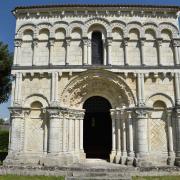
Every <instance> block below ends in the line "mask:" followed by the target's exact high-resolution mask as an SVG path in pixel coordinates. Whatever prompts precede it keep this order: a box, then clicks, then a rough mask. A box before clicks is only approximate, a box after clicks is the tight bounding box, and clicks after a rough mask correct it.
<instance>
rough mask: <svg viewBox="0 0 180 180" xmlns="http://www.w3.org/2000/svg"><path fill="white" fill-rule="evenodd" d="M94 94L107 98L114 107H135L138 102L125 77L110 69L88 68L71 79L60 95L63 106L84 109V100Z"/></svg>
mask: <svg viewBox="0 0 180 180" xmlns="http://www.w3.org/2000/svg"><path fill="white" fill-rule="evenodd" d="M92 96H102V97H104V98H106V99H107V100H108V101H109V102H110V103H111V105H112V108H116V107H122V105H123V106H124V105H125V106H126V107H134V106H135V104H136V102H135V98H134V95H133V93H132V91H131V89H130V87H129V86H128V85H127V84H126V83H125V82H124V80H123V79H121V78H120V77H118V76H116V75H114V74H113V73H111V72H109V71H105V70H88V71H85V72H82V73H81V74H80V75H78V76H75V77H73V78H72V79H71V80H70V81H69V83H68V84H67V85H66V87H65V88H64V90H63V92H62V94H61V97H60V102H61V106H63V107H70V108H78V109H82V107H83V104H84V102H85V101H86V100H87V99H88V98H90V97H92Z"/></svg>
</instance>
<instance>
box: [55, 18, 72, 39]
mask: <svg viewBox="0 0 180 180" xmlns="http://www.w3.org/2000/svg"><path fill="white" fill-rule="evenodd" d="M68 26H69V24H68V23H67V22H65V21H57V22H55V23H54V24H53V27H52V31H53V33H54V34H55V32H56V30H57V29H64V30H65V32H66V36H67V34H68Z"/></svg>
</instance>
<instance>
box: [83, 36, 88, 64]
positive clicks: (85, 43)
mask: <svg viewBox="0 0 180 180" xmlns="http://www.w3.org/2000/svg"><path fill="white" fill-rule="evenodd" d="M87 64H88V39H87V38H84V39H83V65H87Z"/></svg>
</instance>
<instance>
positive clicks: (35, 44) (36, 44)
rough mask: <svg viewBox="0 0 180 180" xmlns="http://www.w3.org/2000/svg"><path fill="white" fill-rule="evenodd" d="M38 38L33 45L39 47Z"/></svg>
mask: <svg viewBox="0 0 180 180" xmlns="http://www.w3.org/2000/svg"><path fill="white" fill-rule="evenodd" d="M38 43H39V41H38V39H33V47H38Z"/></svg>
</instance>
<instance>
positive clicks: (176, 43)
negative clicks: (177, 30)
mask: <svg viewBox="0 0 180 180" xmlns="http://www.w3.org/2000/svg"><path fill="white" fill-rule="evenodd" d="M172 45H173V47H180V39H172Z"/></svg>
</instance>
